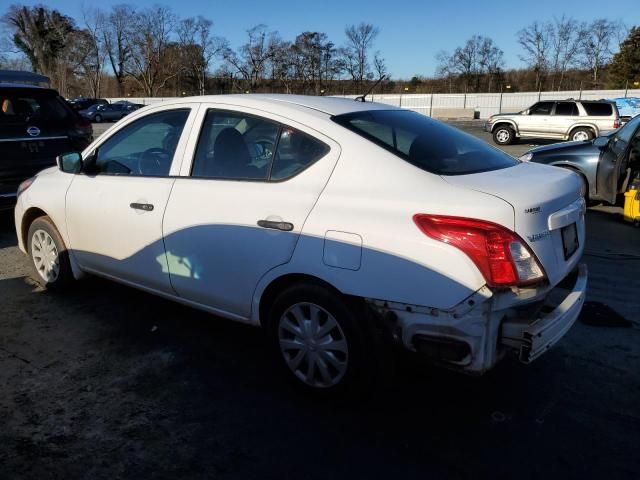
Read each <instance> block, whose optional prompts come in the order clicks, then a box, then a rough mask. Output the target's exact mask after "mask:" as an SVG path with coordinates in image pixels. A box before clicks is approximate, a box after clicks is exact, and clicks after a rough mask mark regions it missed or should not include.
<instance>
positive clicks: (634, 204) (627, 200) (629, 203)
mask: <svg viewBox="0 0 640 480" xmlns="http://www.w3.org/2000/svg"><path fill="white" fill-rule="evenodd" d="M624 219H625V220H626V221H627V222H640V190H636V189H632V190H628V191H627V192H625V194H624Z"/></svg>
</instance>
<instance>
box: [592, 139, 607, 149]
mask: <svg viewBox="0 0 640 480" xmlns="http://www.w3.org/2000/svg"><path fill="white" fill-rule="evenodd" d="M609 140H611V138H610V137H596V139H595V140H594V141H593V145H594V146H595V147H598V148H600V149H602V148H606V147H607V146H608V145H609Z"/></svg>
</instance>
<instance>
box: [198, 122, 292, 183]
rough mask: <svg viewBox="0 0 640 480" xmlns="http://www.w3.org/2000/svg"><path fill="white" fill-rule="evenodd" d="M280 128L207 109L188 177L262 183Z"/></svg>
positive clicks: (271, 124)
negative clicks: (260, 181)
mask: <svg viewBox="0 0 640 480" xmlns="http://www.w3.org/2000/svg"><path fill="white" fill-rule="evenodd" d="M279 132H280V125H279V124H278V123H276V122H272V121H270V120H266V119H264V118H260V117H256V116H253V115H248V114H244V113H241V112H227V111H219V110H210V111H209V112H207V116H206V117H205V120H204V123H203V126H202V131H201V133H200V139H199V140H198V146H197V148H196V154H195V158H194V163H193V168H192V170H191V175H192V176H194V177H205V178H223V179H245V180H266V179H267V178H268V177H269V171H270V170H271V163H272V161H273V155H274V151H275V149H276V141H277V139H278V133H279Z"/></svg>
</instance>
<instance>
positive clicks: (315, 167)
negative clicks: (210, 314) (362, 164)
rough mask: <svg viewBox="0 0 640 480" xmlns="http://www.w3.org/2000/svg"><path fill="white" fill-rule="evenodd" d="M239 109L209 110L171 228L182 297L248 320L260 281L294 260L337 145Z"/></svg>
mask: <svg viewBox="0 0 640 480" xmlns="http://www.w3.org/2000/svg"><path fill="white" fill-rule="evenodd" d="M236 108H237V110H236V109H234V110H233V111H232V110H216V109H214V108H205V107H204V106H203V107H202V108H201V114H200V116H201V117H203V120H202V129H201V132H200V135H199V137H198V138H199V140H198V143H197V145H196V146H194V149H193V150H194V153H193V154H192V156H193V162H192V165H191V168H189V165H187V169H186V170H184V168H185V167H184V166H183V172H182V175H183V176H181V177H180V178H178V179H176V182H175V184H174V186H173V190H172V192H171V197H170V200H169V204H168V206H167V211H166V213H165V217H164V227H163V230H164V240H165V246H166V251H167V260H168V263H169V271H170V272H171V283H172V285H173V287H174V288H175V290H176V292H177V293H178V294H179V295H180V296H182V297H184V298H186V299H188V300H190V301H193V302H196V303H199V304H201V305H205V306H208V307H210V308H214V309H216V310H218V311H220V312H221V313H226V314H231V315H235V316H238V317H241V318H247V317H248V316H249V315H250V312H251V301H252V298H253V293H254V291H255V288H256V285H257V284H258V281H259V280H260V278H261V277H262V276H263V275H264V274H265V273H267V272H268V271H269V270H271V269H272V268H274V267H276V266H278V265H281V264H284V263H286V262H288V261H289V259H290V258H291V256H292V254H293V250H294V248H295V245H296V242H297V240H298V237H299V235H300V232H301V230H302V226H303V224H304V222H305V220H306V218H307V216H308V214H309V212H310V211H311V209H312V208H313V205H314V203H315V202H316V200H317V199H318V196H319V195H320V192H321V191H322V189H323V187H324V186H325V184H326V183H327V181H328V179H329V176H330V175H331V171H332V170H333V167H334V166H335V163H336V161H337V159H338V156H339V147H338V145H337V144H335V143H334V142H333V141H331V140H329V139H328V138H325V137H323V136H321V135H320V134H318V133H317V132H315V133H314V131H313V130H310V129H307V128H305V127H304V126H301V125H297V124H295V123H294V122H290V121H288V120H285V119H281V118H279V117H277V116H275V115H270V114H265V113H264V112H253V111H252V110H250V109H246V108H242V109H241V108H240V107H236ZM199 123H200V122H199V121H197V124H199ZM188 155H190V156H191V154H188ZM186 164H187V162H186V158H185V165H186Z"/></svg>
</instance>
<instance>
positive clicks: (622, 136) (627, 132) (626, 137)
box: [616, 115, 640, 143]
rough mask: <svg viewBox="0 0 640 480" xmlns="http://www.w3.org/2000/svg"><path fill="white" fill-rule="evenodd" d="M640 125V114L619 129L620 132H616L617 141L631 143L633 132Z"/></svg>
mask: <svg viewBox="0 0 640 480" xmlns="http://www.w3.org/2000/svg"><path fill="white" fill-rule="evenodd" d="M639 127H640V115H639V116H637V117H635V118H633V119H631V120H629V121H628V122H627V123H626V124H625V125H624V126H623V127H622V128H620V129H619V130H618V132H617V133H616V141H623V142H625V143H629V141H631V137H633V134H634V133H635V132H636V130H637V129H638V128H639Z"/></svg>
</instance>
